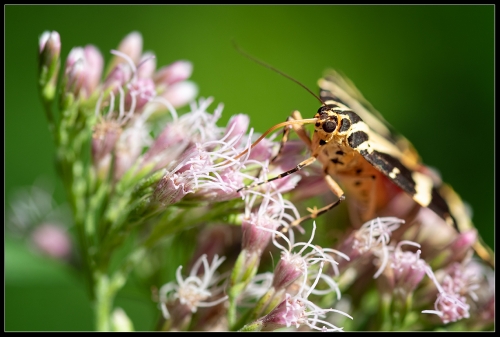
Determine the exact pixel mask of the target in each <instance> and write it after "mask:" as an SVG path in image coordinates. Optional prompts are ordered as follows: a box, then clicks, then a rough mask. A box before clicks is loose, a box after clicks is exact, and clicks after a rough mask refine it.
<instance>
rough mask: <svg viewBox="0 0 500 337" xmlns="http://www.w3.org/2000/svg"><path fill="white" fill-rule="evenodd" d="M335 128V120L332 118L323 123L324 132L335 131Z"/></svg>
mask: <svg viewBox="0 0 500 337" xmlns="http://www.w3.org/2000/svg"><path fill="white" fill-rule="evenodd" d="M336 128H337V122H335V121H334V120H331V121H330V120H329V121H326V122H324V123H323V130H324V131H325V132H328V133H331V132H333V131H335V129H336Z"/></svg>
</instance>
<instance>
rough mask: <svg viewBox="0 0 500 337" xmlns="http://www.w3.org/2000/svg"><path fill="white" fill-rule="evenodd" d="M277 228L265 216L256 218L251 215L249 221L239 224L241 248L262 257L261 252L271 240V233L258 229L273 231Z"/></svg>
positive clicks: (256, 216) (253, 214)
mask: <svg viewBox="0 0 500 337" xmlns="http://www.w3.org/2000/svg"><path fill="white" fill-rule="evenodd" d="M277 226H278V224H277V223H276V221H274V220H272V219H271V218H269V217H268V216H267V215H266V214H264V215H261V216H258V215H256V214H255V213H252V214H251V215H250V219H245V220H243V222H242V223H241V230H242V234H243V239H242V245H241V248H242V249H246V250H248V251H250V252H256V253H257V255H259V256H260V255H262V252H263V251H264V249H265V248H266V247H267V245H268V244H269V241H270V240H271V235H272V233H271V232H270V231H266V230H263V229H262V228H260V227H265V228H269V229H275V228H276V227H277Z"/></svg>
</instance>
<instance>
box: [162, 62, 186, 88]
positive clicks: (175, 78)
mask: <svg viewBox="0 0 500 337" xmlns="http://www.w3.org/2000/svg"><path fill="white" fill-rule="evenodd" d="M192 72H193V64H192V63H191V62H189V61H177V62H174V63H172V64H171V65H168V66H166V67H162V68H160V69H159V70H158V71H157V72H156V74H155V75H154V81H155V83H156V84H157V85H159V86H162V85H163V86H164V87H166V88H168V87H169V86H171V85H172V84H174V83H177V82H181V81H185V80H187V79H188V78H189V77H190V76H191V74H192Z"/></svg>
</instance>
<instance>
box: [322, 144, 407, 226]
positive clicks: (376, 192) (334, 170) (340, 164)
mask: <svg viewBox="0 0 500 337" xmlns="http://www.w3.org/2000/svg"><path fill="white" fill-rule="evenodd" d="M318 159H319V161H320V162H321V163H322V164H323V168H324V171H325V173H326V174H329V175H331V176H332V177H333V178H334V179H335V180H336V181H338V182H339V183H340V184H341V185H342V188H343V189H344V191H345V192H346V194H347V200H348V202H349V204H350V205H351V208H352V211H355V212H356V213H357V216H356V218H358V217H359V219H360V220H361V221H362V222H365V221H368V220H370V219H373V218H374V217H375V216H377V214H378V213H379V212H380V211H381V210H383V209H384V208H385V207H386V206H387V204H388V202H389V201H390V200H392V199H393V198H394V196H395V195H396V194H398V193H401V192H402V190H401V189H400V188H399V187H398V186H396V185H395V184H394V183H393V182H392V181H390V180H389V179H388V178H387V177H385V175H384V174H383V173H381V172H380V171H379V170H377V169H376V168H374V167H373V165H371V164H370V163H368V162H367V161H366V160H365V159H364V158H363V156H361V155H360V154H359V153H358V152H356V151H353V150H352V149H350V148H349V147H340V146H334V145H330V144H329V145H328V146H326V147H325V148H324V149H323V151H322V152H321V153H320V155H319V157H318Z"/></svg>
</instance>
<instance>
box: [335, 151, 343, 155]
mask: <svg viewBox="0 0 500 337" xmlns="http://www.w3.org/2000/svg"><path fill="white" fill-rule="evenodd" d="M335 153H336V154H338V155H340V156H343V155H344V151H342V150H338V151H336V152H335Z"/></svg>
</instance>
